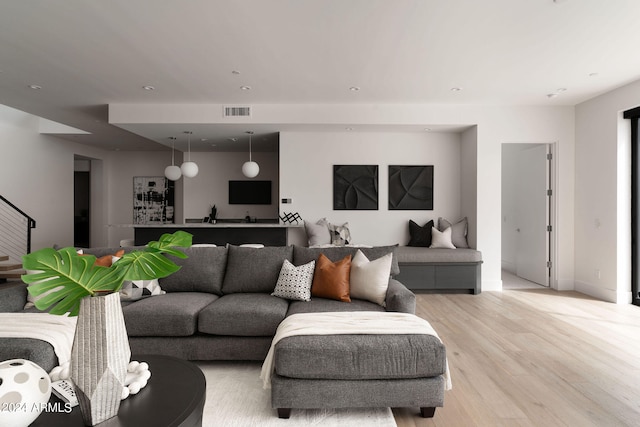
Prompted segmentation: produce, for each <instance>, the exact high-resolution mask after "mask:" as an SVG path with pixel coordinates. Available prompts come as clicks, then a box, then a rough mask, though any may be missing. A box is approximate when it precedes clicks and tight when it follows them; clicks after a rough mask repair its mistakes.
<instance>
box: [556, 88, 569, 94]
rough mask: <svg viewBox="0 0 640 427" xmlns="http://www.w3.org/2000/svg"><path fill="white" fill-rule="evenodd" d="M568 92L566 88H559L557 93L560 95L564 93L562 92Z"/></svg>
mask: <svg viewBox="0 0 640 427" xmlns="http://www.w3.org/2000/svg"><path fill="white" fill-rule="evenodd" d="M566 91H567V88H566V87H561V88H558V90H556V92H558V93H562V92H566Z"/></svg>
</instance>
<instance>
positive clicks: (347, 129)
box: [344, 127, 353, 130]
mask: <svg viewBox="0 0 640 427" xmlns="http://www.w3.org/2000/svg"><path fill="white" fill-rule="evenodd" d="M344 130H353V128H349V127H347V128H344Z"/></svg>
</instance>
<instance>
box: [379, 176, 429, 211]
mask: <svg viewBox="0 0 640 427" xmlns="http://www.w3.org/2000/svg"><path fill="white" fill-rule="evenodd" d="M389 210H433V166H389Z"/></svg>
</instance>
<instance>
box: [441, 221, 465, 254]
mask: <svg viewBox="0 0 640 427" xmlns="http://www.w3.org/2000/svg"><path fill="white" fill-rule="evenodd" d="M467 227H468V224H467V217H466V216H465V217H464V218H462V219H461V220H460V221H458V222H456V223H455V224H451V223H450V222H449V221H447V220H446V219H444V218H438V230H439V231H444V230H446V229H447V228H451V243H453V246H455V247H456V248H468V247H469V243H468V242H467Z"/></svg>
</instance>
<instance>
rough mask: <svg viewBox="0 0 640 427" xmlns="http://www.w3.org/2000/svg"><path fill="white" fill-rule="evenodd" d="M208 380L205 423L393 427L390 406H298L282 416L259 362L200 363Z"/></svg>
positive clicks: (266, 426)
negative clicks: (289, 415)
mask: <svg viewBox="0 0 640 427" xmlns="http://www.w3.org/2000/svg"><path fill="white" fill-rule="evenodd" d="M197 364H198V366H199V367H200V369H202V372H204V375H205V377H206V379H207V400H206V402H205V406H204V415H203V420H202V425H203V426H207V427H209V426H224V427H236V426H237V427H248V426H260V427H278V426H283V427H299V426H323V427H324V426H328V427H331V426H336V427H337V426H340V427H352V426H353V427H363V426H367V427H389V426H395V425H396V422H395V421H394V419H393V414H392V413H391V409H389V408H357V409H356V408H354V409H307V410H302V409H294V410H292V411H291V418H289V419H288V420H287V419H280V418H278V415H277V413H276V410H275V409H273V408H271V394H270V390H265V389H263V388H262V381H261V380H260V368H261V367H262V364H261V363H259V362H198V363H197Z"/></svg>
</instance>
